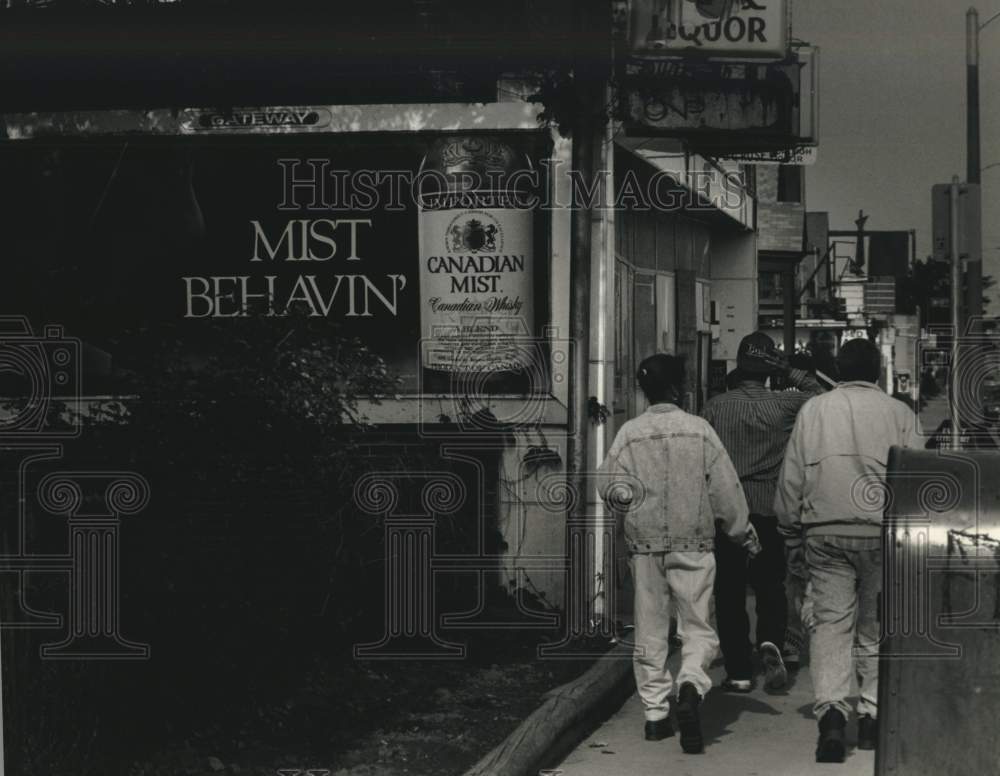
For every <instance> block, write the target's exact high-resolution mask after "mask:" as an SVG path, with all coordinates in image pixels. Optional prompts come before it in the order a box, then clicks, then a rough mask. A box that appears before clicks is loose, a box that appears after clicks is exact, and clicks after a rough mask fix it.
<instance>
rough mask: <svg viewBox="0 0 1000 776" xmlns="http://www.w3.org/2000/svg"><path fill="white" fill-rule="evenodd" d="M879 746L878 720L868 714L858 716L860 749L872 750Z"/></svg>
mask: <svg viewBox="0 0 1000 776" xmlns="http://www.w3.org/2000/svg"><path fill="white" fill-rule="evenodd" d="M877 746H878V720H877V719H872V717H871V716H870V715H868V714H865V715H863V716H861V717H858V749H864V750H866V751H871V750H872V749H874V748H875V747H877Z"/></svg>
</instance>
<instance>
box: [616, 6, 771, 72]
mask: <svg viewBox="0 0 1000 776" xmlns="http://www.w3.org/2000/svg"><path fill="white" fill-rule="evenodd" d="M629 39H630V43H631V49H632V54H633V55H634V56H640V57H671V56H675V57H676V56H689V55H691V54H700V55H703V56H707V57H712V58H735V59H744V58H752V59H763V60H768V59H770V60H778V59H783V58H784V57H785V55H786V53H787V51H788V2H787V0H632V3H631V7H630V11H629Z"/></svg>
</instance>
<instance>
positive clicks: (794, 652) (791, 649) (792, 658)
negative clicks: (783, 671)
mask: <svg viewBox="0 0 1000 776" xmlns="http://www.w3.org/2000/svg"><path fill="white" fill-rule="evenodd" d="M781 659H782V660H784V661H785V668H787V669H788V670H789V671H798V670H799V663H800V662H801V659H802V655H801V653H800V652H799V648H798V647H796V646H794V645H793V644H789V643H788V642H787V641H786V642H785V648H784V649H783V650H782V651H781Z"/></svg>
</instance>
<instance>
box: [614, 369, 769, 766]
mask: <svg viewBox="0 0 1000 776" xmlns="http://www.w3.org/2000/svg"><path fill="white" fill-rule="evenodd" d="M638 380H639V385H640V387H641V388H642V390H643V392H644V393H645V394H646V398H647V399H648V400H649V404H650V407H649V409H648V410H646V412H644V413H643V414H642V415H640V416H639V417H637V418H634V419H633V420H630V421H628V422H627V423H625V424H624V425H623V426H622V427H621V429H620V430H619V431H618V434H617V436H616V437H615V439H614V442H613V443H612V445H611V449H610V450H609V451H608V455H607V458H606V459H605V461H604V463H603V464H602V465H601V477H600V479H601V485H600V490H601V496H602V497H603V498H604V499H605V501H607V502H608V504H609V506H610V507H611V508H612V510H613V511H615V512H616V513H617V514H622V513H624V514H625V516H624V522H625V526H624V528H625V540H626V543H627V545H628V550H629V553H630V563H631V567H632V578H633V580H634V582H635V657H634V662H633V665H634V670H635V678H636V685H637V686H638V690H639V696H640V697H641V698H642V702H643V705H644V706H645V717H646V726H645V735H646V738H647V740H654V741H655V740H660V739H663V738H666V737H668V736H671V735H673V728H672V726H671V724H670V719H669V713H670V700H669V698H670V695H671V691H672V689H673V687H674V680H673V678H672V677H671V675H670V673H669V671H668V670H667V654H668V651H669V630H670V610H671V606H673V608H674V610H675V611H676V614H677V635H678V636H679V638H680V640H681V642H682V644H683V646H682V647H681V667H680V671H679V672H678V676H677V685H678V686H679V688H680V689H679V690H678V693H677V707H676V712H677V721H678V726H679V728H680V734H681V735H680V743H681V747H682V749H683V750H684V751H685V752H688V753H698V752H701V751H702V750H703V747H704V743H703V740H702V734H701V726H700V721H699V713H698V707H699V704H700V703H701V699H702V698H703V697H704V696H705V694H706V693H707V692H708V691H709V690H710V689H711V687H712V680H711V679H710V678H709V676H708V673H707V669H708V667H709V665H710V664H711V662H712V660H713V659H714V658H715V656H716V654H717V653H718V649H719V639H718V636H717V635H716V633H715V631H714V630H713V628H712V626H711V624H710V623H709V615H710V606H711V599H712V585H713V582H714V579H715V556H714V555H713V552H712V551H713V546H714V539H715V532H716V523H719V524H720V529H721V531H722V532H723V533H725V534H726V535H727V536H728V537H729V538H730V539H732V540H733V541H735V542H737V543H743V542H747V543H748V550H749V551H751V552H754V553H755V552H757V551H758V549H759V545H757V544H756V543H755V539H756V534H755V533H754V532H753V529H752V528H751V526H750V523H749V521H748V514H749V509H748V507H747V502H746V498H744V496H743V491H742V489H741V487H740V481H739V477H738V476H737V474H736V470H735V469H734V468H733V464H732V462H731V461H730V459H729V456H728V455H727V454H726V451H725V448H724V447H723V446H722V442H721V441H719V437H718V436H717V435H716V433H715V431H713V430H712V427H711V426H710V425H709V424H708V422H707V421H705V420H703V419H702V418H699V417H697V416H695V415H691V414H689V413H687V412H685V411H684V410H682V409H680V407H679V406H678V405H679V404H680V401H681V396H682V391H683V388H682V386H683V385H684V360H683V358H681V357H678V356H668V355H664V354H658V355H655V356H651V357H649V358H647V359H646V360H645V361H643V362H642V364H641V365H640V367H639V373H638Z"/></svg>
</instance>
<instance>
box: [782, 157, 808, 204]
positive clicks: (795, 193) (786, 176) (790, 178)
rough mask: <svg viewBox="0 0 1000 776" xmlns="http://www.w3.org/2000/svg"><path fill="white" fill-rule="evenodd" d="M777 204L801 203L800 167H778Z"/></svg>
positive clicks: (789, 165) (787, 165)
mask: <svg viewBox="0 0 1000 776" xmlns="http://www.w3.org/2000/svg"><path fill="white" fill-rule="evenodd" d="M778 202H794V203H801V202H802V167H799V166H796V165H791V164H783V165H781V166H780V167H778Z"/></svg>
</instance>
